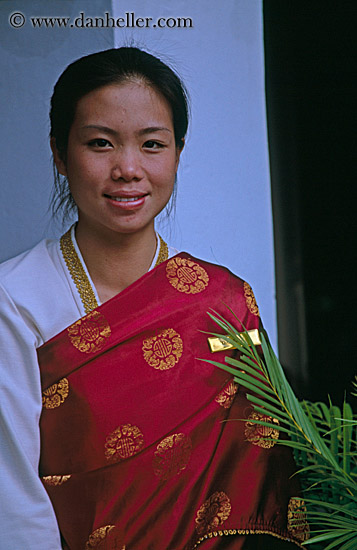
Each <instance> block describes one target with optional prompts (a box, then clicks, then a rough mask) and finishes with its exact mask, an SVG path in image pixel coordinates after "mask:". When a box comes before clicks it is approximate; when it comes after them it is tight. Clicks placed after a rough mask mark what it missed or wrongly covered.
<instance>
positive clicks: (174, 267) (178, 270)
mask: <svg viewBox="0 0 357 550" xmlns="http://www.w3.org/2000/svg"><path fill="white" fill-rule="evenodd" d="M166 277H167V279H168V281H169V283H170V284H171V285H172V286H173V287H174V288H175V289H176V290H178V291H179V292H183V293H185V294H198V293H199V292H202V291H203V290H205V288H206V287H207V285H208V282H209V276H208V273H207V271H206V270H205V269H203V267H201V266H200V265H199V264H197V263H196V262H193V261H192V260H186V259H185V258H180V257H178V258H172V259H171V260H169V261H168V262H167V266H166Z"/></svg>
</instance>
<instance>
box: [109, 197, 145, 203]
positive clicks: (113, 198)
mask: <svg viewBox="0 0 357 550" xmlns="http://www.w3.org/2000/svg"><path fill="white" fill-rule="evenodd" d="M110 198H111V199H112V200H113V201H116V202H134V201H138V200H139V199H141V198H142V197H130V198H129V197H110Z"/></svg>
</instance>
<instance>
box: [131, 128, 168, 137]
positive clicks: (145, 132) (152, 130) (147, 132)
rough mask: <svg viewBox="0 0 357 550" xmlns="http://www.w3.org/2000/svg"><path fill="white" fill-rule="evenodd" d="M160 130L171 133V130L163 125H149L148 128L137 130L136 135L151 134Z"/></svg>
mask: <svg viewBox="0 0 357 550" xmlns="http://www.w3.org/2000/svg"><path fill="white" fill-rule="evenodd" d="M162 130H164V131H166V132H170V133H172V130H170V128H166V127H165V126H149V127H148V128H143V129H142V130H139V131H138V135H139V136H141V135H143V134H151V133H152V132H161V131H162Z"/></svg>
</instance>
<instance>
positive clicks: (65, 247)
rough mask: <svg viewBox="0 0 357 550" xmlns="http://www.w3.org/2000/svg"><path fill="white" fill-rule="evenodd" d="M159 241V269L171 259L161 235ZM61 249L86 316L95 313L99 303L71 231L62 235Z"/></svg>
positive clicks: (157, 262) (156, 264)
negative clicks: (75, 246)
mask: <svg viewBox="0 0 357 550" xmlns="http://www.w3.org/2000/svg"><path fill="white" fill-rule="evenodd" d="M159 241H160V249H159V255H158V257H157V260H156V262H155V267H157V266H158V265H159V264H161V263H162V262H165V261H166V260H167V259H168V257H169V249H168V246H167V244H166V243H165V241H164V240H163V239H162V238H161V236H160V235H159ZM60 248H61V252H62V256H63V259H64V261H65V263H66V266H67V269H68V271H69V273H70V275H71V277H72V280H73V282H74V284H75V285H76V288H77V290H78V293H79V296H80V298H81V302H82V304H83V307H84V311H85V313H86V314H87V313H90V312H91V311H93V309H95V308H97V307H98V302H97V299H96V297H95V294H94V291H93V288H92V285H91V284H90V281H89V279H88V277H87V274H86V272H85V271H84V268H83V266H82V263H81V261H80V259H79V257H78V254H77V252H76V249H75V248H74V245H73V243H72V238H71V229H69V230H68V231H67V232H66V233H65V234H64V235H62V237H61V239H60Z"/></svg>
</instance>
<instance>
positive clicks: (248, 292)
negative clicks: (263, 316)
mask: <svg viewBox="0 0 357 550" xmlns="http://www.w3.org/2000/svg"><path fill="white" fill-rule="evenodd" d="M243 289H244V296H245V301H246V304H247V308H248V310H249V311H250V313H252V314H253V315H257V316H259V308H258V304H257V302H256V300H255V296H254V292H253V289H252V287H251V286H250V285H249V284H248V283H246V282H244V285H243Z"/></svg>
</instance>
